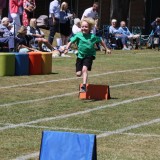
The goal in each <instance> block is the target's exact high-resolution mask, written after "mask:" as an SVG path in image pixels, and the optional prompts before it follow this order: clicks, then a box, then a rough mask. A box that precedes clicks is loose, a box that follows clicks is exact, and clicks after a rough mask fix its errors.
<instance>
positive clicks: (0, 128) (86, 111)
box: [0, 93, 160, 131]
mask: <svg viewBox="0 0 160 160" xmlns="http://www.w3.org/2000/svg"><path fill="white" fill-rule="evenodd" d="M159 96H160V93H159V94H155V95H150V96H145V97H139V98H134V99H129V100H124V101H122V102H117V103H113V104H108V105H104V106H98V107H95V108H92V109H86V110H84V111H78V112H74V113H69V114H64V115H59V116H55V117H47V118H41V119H37V120H34V121H30V122H25V123H19V124H15V125H10V126H4V127H0V131H4V130H7V129H12V128H18V127H23V126H25V125H30V124H36V123H41V122H47V121H52V120H58V119H64V118H69V117H73V116H78V115H82V114H87V113H90V112H93V111H98V110H101V109H106V108H113V107H118V106H119V105H123V104H128V103H132V102H136V101H140V100H145V99H150V98H155V97H159Z"/></svg>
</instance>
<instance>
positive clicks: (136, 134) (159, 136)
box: [121, 133, 160, 138]
mask: <svg viewBox="0 0 160 160" xmlns="http://www.w3.org/2000/svg"><path fill="white" fill-rule="evenodd" d="M121 134H122V135H127V136H135V137H136V136H139V137H157V138H160V135H158V134H139V133H121Z"/></svg>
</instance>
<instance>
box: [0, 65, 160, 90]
mask: <svg viewBox="0 0 160 160" xmlns="http://www.w3.org/2000/svg"><path fill="white" fill-rule="evenodd" d="M159 68H160V67H151V68H141V69H129V70H121V71H111V72H106V73H101V74H94V75H89V77H98V76H103V75H108V74H115V73H126V72H132V71H143V70H152V69H159ZM76 79H81V77H73V78H64V79H54V80H49V81H41V82H35V83H27V84H18V85H12V86H4V87H0V89H9V88H15V87H25V86H31V85H38V84H45V83H53V82H61V81H70V80H76Z"/></svg>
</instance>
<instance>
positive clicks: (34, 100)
mask: <svg viewBox="0 0 160 160" xmlns="http://www.w3.org/2000/svg"><path fill="white" fill-rule="evenodd" d="M157 80H160V78H155V79H150V80H145V81H137V82H133V83H126V84H117V85H114V86H110V88H116V87H123V86H129V85H134V84H141V83H147V82H152V81H157ZM78 93H79V92H78V91H77V92H71V93H65V94H60V95H55V96H49V97H45V98H39V99H33V100H26V101H19V102H12V103H5V104H0V107H9V106H13V105H19V104H27V103H34V102H40V101H45V100H51V99H54V98H61V97H65V96H72V95H75V94H78Z"/></svg>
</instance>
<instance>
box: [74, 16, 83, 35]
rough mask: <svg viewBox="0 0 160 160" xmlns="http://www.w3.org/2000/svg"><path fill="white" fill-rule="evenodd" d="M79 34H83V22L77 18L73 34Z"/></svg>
mask: <svg viewBox="0 0 160 160" xmlns="http://www.w3.org/2000/svg"><path fill="white" fill-rule="evenodd" d="M78 32H81V20H80V19H79V18H75V19H74V25H73V27H72V33H73V34H76V33H78Z"/></svg>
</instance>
